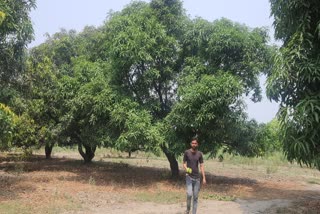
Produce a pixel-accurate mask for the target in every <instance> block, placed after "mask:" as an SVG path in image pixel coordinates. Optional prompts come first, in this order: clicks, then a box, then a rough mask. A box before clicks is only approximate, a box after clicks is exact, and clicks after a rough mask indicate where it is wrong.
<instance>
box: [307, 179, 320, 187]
mask: <svg viewBox="0 0 320 214" xmlns="http://www.w3.org/2000/svg"><path fill="white" fill-rule="evenodd" d="M307 182H308V183H309V184H317V185H320V179H317V178H310V179H308V180H307Z"/></svg>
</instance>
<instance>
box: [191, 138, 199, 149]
mask: <svg viewBox="0 0 320 214" xmlns="http://www.w3.org/2000/svg"><path fill="white" fill-rule="evenodd" d="M191 148H192V149H193V150H197V149H198V142H197V141H196V140H193V141H191Z"/></svg>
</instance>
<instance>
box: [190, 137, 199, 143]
mask: <svg viewBox="0 0 320 214" xmlns="http://www.w3.org/2000/svg"><path fill="white" fill-rule="evenodd" d="M194 140H195V141H197V143H199V140H198V137H197V136H194V137H192V138H191V142H192V141H194Z"/></svg>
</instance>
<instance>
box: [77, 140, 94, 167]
mask: <svg viewBox="0 0 320 214" xmlns="http://www.w3.org/2000/svg"><path fill="white" fill-rule="evenodd" d="M82 146H83V147H84V148H85V152H84V151H83V148H82ZM96 148H97V147H96V146H88V145H82V144H81V143H79V144H78V151H79V153H80V155H81V156H82V158H83V160H84V163H91V161H92V159H93V158H94V153H95V151H96Z"/></svg>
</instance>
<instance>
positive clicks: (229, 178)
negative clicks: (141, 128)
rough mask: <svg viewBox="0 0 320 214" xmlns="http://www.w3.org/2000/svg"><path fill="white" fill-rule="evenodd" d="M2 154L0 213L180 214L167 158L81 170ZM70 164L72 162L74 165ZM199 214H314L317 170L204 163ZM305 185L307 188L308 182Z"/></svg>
mask: <svg viewBox="0 0 320 214" xmlns="http://www.w3.org/2000/svg"><path fill="white" fill-rule="evenodd" d="M69 156H70V155H68V157H66V155H61V154H60V155H58V154H57V155H56V156H55V157H54V158H52V159H51V160H46V159H44V156H42V155H38V156H33V157H32V158H31V159H28V160H23V161H21V160H19V158H17V157H16V156H12V155H8V154H6V155H0V213H6V214H7V213H33V214H37V213H65V214H73V213H74V214H76V213H77V214H91V213H92V214H100V213H101V214H102V213H111V214H124V213H128V214H138V213H139V214H147V213H148V214H160V213H164V214H170V213H172V214H178V213H183V211H184V210H185V184H184V179H183V175H182V174H181V179H179V180H170V179H169V178H168V177H169V174H170V173H169V171H168V169H167V162H166V160H161V159H158V160H152V159H146V158H131V159H126V158H119V159H117V158H109V157H104V158H101V159H100V160H99V161H96V162H94V163H92V164H88V165H84V164H83V163H82V161H81V159H80V157H78V156H76V155H75V156H72V155H71V156H70V157H69ZM75 158H76V159H75ZM206 168H207V173H206V174H207V183H208V184H207V185H205V186H202V189H201V192H200V199H199V206H198V213H200V214H203V213H205V214H211V213H226V214H229V213H231V214H232V213H234V214H237V213H287V214H289V213H320V185H319V184H318V183H317V182H318V180H315V181H316V182H310V179H311V178H312V179H317V178H320V173H319V172H318V171H317V170H310V169H299V168H293V169H291V168H288V167H283V168H281V167H279V168H278V169H277V172H274V173H271V174H270V173H266V172H265V170H262V168H261V169H260V168H259V167H257V166H254V167H248V166H243V165H239V166H234V165H228V164H225V163H220V162H217V161H214V160H212V161H207V162H206ZM307 181H309V182H307Z"/></svg>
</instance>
